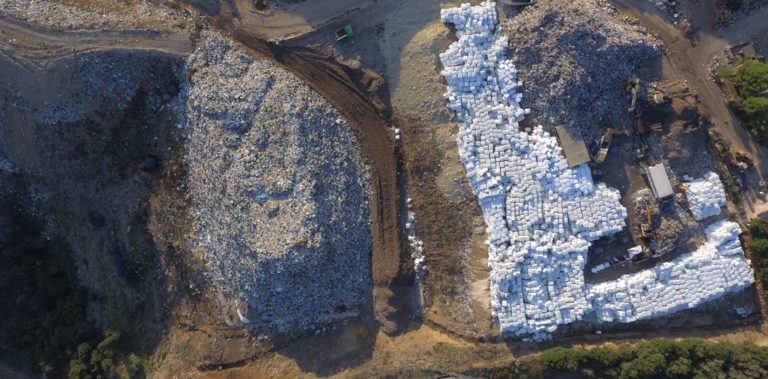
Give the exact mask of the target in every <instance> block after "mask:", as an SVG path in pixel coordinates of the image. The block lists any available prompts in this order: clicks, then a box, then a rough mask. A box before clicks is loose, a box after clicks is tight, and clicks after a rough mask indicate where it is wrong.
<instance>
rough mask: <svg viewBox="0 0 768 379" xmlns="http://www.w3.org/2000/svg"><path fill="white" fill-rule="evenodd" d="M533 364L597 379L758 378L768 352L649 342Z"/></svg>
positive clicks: (556, 354) (545, 355)
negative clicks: (597, 378)
mask: <svg viewBox="0 0 768 379" xmlns="http://www.w3.org/2000/svg"><path fill="white" fill-rule="evenodd" d="M539 362H540V363H541V365H542V367H543V368H544V369H547V370H554V371H561V372H575V373H581V374H582V375H584V376H593V377H600V378H726V377H728V378H764V377H766V376H768V348H764V347H759V346H757V345H754V344H749V343H725V342H722V343H713V342H707V341H705V340H700V339H687V340H683V341H679V342H676V341H671V340H665V339H655V340H650V341H643V342H639V343H637V344H635V345H627V344H624V345H620V346H618V347H616V348H610V347H597V348H593V349H585V348H571V349H567V348H562V347H557V348H554V349H550V350H546V351H544V352H542V353H541V354H540V355H539Z"/></svg>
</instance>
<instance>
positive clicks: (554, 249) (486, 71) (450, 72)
mask: <svg viewBox="0 0 768 379" xmlns="http://www.w3.org/2000/svg"><path fill="white" fill-rule="evenodd" d="M442 19H443V21H444V22H447V23H453V24H454V25H455V27H456V31H457V33H456V35H457V37H458V41H457V42H455V43H454V44H452V45H451V46H450V47H449V49H448V51H446V52H444V53H443V54H441V55H440V59H441V62H442V63H443V66H444V71H443V75H444V76H445V78H446V81H447V82H448V92H447V93H446V94H445V98H446V100H447V101H448V106H449V107H450V108H451V109H453V110H454V111H455V112H456V114H457V115H458V118H459V122H460V124H459V126H460V131H459V136H458V139H459V149H460V156H461V160H462V163H463V164H464V167H465V168H466V170H467V174H468V176H469V181H470V185H471V187H472V189H473V191H474V192H475V194H476V195H477V197H478V201H479V203H480V206H481V208H482V210H483V214H484V216H485V221H486V224H487V225H488V239H489V241H488V242H489V251H490V253H489V265H490V266H491V271H492V275H491V292H492V298H491V303H492V312H493V315H494V317H495V318H496V319H497V320H498V322H499V325H500V326H501V330H502V331H504V332H512V333H516V334H526V335H530V336H531V337H532V338H534V339H543V338H546V336H547V333H549V332H552V331H554V330H555V329H556V328H557V325H560V324H566V323H570V322H573V321H576V320H579V319H581V318H582V317H583V315H584V314H586V313H587V312H589V311H590V304H589V303H588V302H587V298H586V294H585V292H584V289H585V284H584V277H583V274H582V271H583V268H584V264H585V261H586V253H587V249H588V247H589V242H590V241H594V240H596V239H598V238H601V237H603V236H607V235H610V234H612V233H615V232H618V231H620V230H622V228H623V227H624V219H625V218H626V216H627V213H626V210H625V209H624V208H623V207H622V206H621V204H620V203H619V193H618V191H616V190H613V189H609V188H607V187H606V186H605V185H602V184H599V185H595V184H594V183H593V182H592V178H591V175H590V174H589V169H588V168H587V167H586V166H580V167H577V168H573V169H571V168H568V164H567V162H566V161H565V158H564V157H563V155H562V152H561V149H560V147H559V146H558V144H557V141H556V139H555V138H554V137H552V136H550V135H549V134H548V133H546V132H545V131H544V130H543V129H542V128H541V127H536V128H535V129H534V130H533V131H532V133H526V132H521V131H520V130H519V125H518V122H519V121H522V119H523V118H524V117H525V114H527V113H529V110H526V109H523V108H521V107H520V103H519V102H520V100H521V94H519V93H517V92H516V91H517V88H518V87H519V86H520V84H521V83H520V82H519V81H518V78H517V71H516V69H515V66H514V65H513V64H512V63H511V62H510V61H509V60H508V58H507V56H506V46H507V40H506V37H504V36H502V35H500V34H499V31H498V30H497V29H496V10H495V7H494V6H493V5H492V4H491V3H490V2H487V3H484V4H482V5H480V6H476V7H470V6H469V5H466V4H465V5H462V6H461V7H460V8H453V9H447V10H443V11H442Z"/></svg>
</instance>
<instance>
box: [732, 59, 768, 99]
mask: <svg viewBox="0 0 768 379" xmlns="http://www.w3.org/2000/svg"><path fill="white" fill-rule="evenodd" d="M734 81H735V82H736V88H738V90H739V95H740V96H741V97H742V98H745V99H747V98H750V97H753V96H758V95H759V94H760V93H762V92H763V91H765V90H768V64H767V63H763V62H760V61H756V60H748V61H746V62H744V64H743V65H741V67H740V68H739V69H738V71H736V74H735V75H734Z"/></svg>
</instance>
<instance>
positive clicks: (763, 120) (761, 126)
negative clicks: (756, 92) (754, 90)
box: [744, 97, 768, 141]
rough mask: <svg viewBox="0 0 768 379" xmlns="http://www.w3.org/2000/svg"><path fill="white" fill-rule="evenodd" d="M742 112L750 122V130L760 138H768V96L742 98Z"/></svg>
mask: <svg viewBox="0 0 768 379" xmlns="http://www.w3.org/2000/svg"><path fill="white" fill-rule="evenodd" d="M744 112H745V113H746V114H747V116H749V120H750V121H751V122H752V130H753V131H754V133H755V135H757V136H758V137H760V138H761V139H762V140H764V141H765V140H766V139H768V97H749V98H747V99H746V100H744Z"/></svg>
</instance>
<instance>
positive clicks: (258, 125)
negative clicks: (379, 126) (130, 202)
mask: <svg viewBox="0 0 768 379" xmlns="http://www.w3.org/2000/svg"><path fill="white" fill-rule="evenodd" d="M187 66H188V73H189V83H188V88H186V89H185V92H186V96H187V100H186V121H185V123H184V125H185V127H186V128H187V153H186V162H187V165H188V171H189V172H188V175H189V187H190V192H191V195H192V199H193V206H194V210H195V214H194V223H195V229H196V236H195V237H196V246H195V248H196V249H199V251H201V252H202V254H203V257H204V259H205V261H206V266H207V270H208V273H209V276H210V279H211V282H212V283H213V285H214V287H215V288H217V289H218V290H219V291H218V292H219V294H220V297H221V303H222V305H223V306H224V309H225V310H226V311H227V314H226V318H227V319H228V320H230V321H231V322H238V321H239V322H243V323H249V324H251V326H252V327H253V328H255V329H257V330H260V331H264V332H265V333H271V332H278V333H279V332H286V331H289V330H291V331H294V330H307V329H312V328H317V327H319V326H321V325H323V324H327V323H329V322H333V321H335V320H339V319H344V318H350V317H355V316H356V315H357V314H358V313H359V311H360V309H361V306H362V305H363V304H364V303H365V302H366V301H369V298H370V290H371V288H370V287H371V283H370V280H371V279H370V271H371V262H370V252H371V231H370V226H369V223H370V209H369V192H370V181H371V180H370V177H369V174H368V172H367V169H366V167H365V165H364V164H363V160H362V155H361V152H360V149H359V146H358V144H357V140H356V139H355V136H354V135H353V133H352V131H351V130H350V128H349V126H348V124H347V122H346V121H345V120H344V119H343V118H342V117H341V115H340V114H339V113H338V112H337V111H336V110H334V109H333V108H332V106H331V105H330V104H329V103H328V102H327V101H326V100H324V99H323V98H322V97H321V96H320V95H318V94H317V93H316V92H314V91H313V90H311V89H310V88H309V87H308V86H307V85H305V84H304V83H303V82H302V81H301V80H300V79H299V78H298V77H296V76H294V75H293V74H291V73H289V72H287V71H286V70H284V69H282V68H280V67H278V66H276V65H275V64H273V63H272V62H270V61H268V60H266V59H263V58H254V57H250V56H248V55H246V54H245V53H244V52H243V51H242V50H241V49H240V48H239V47H237V46H235V45H234V44H232V43H230V42H228V41H226V40H224V39H223V37H220V36H218V35H212V34H205V35H204V36H203V41H202V43H201V44H200V47H199V48H198V49H197V50H196V51H195V52H194V54H193V55H192V56H190V58H189V60H188V62H187ZM367 299H368V300H367Z"/></svg>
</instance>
